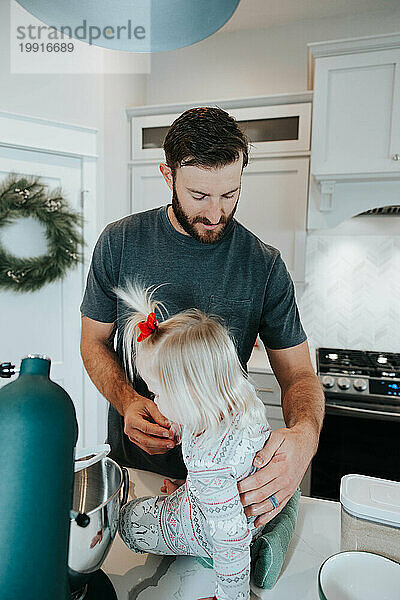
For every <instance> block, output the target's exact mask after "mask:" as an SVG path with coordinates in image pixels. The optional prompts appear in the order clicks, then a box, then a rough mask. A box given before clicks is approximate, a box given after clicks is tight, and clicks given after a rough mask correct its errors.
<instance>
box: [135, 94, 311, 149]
mask: <svg viewBox="0 0 400 600" xmlns="http://www.w3.org/2000/svg"><path fill="white" fill-rule="evenodd" d="M221 108H223V109H224V105H223V103H221ZM224 110H226V111H227V112H228V113H229V114H230V115H232V116H233V117H235V119H237V121H238V123H239V126H240V127H241V128H242V129H243V131H244V132H245V133H246V134H247V136H248V138H249V140H250V142H251V144H252V145H251V153H252V155H258V154H268V153H273V154H275V153H286V154H287V153H291V152H301V151H308V150H309V149H310V121H311V103H310V102H304V103H298V104H283V105H276V106H254V107H250V108H236V109H230V108H226V109H224ZM179 115H180V113H168V114H162V115H146V116H143V117H133V118H132V128H131V132H132V140H131V158H132V160H138V159H140V160H143V159H144V160H147V159H148V160H152V159H155V160H163V159H164V153H163V150H162V146H163V142H164V138H165V136H166V134H167V131H168V129H169V127H170V125H172V123H173V121H175V119H177V118H178V117H179Z"/></svg>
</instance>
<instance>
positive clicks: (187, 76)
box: [146, 4, 400, 104]
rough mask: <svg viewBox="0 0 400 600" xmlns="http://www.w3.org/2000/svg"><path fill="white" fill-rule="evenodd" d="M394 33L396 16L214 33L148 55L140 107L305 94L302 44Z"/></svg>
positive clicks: (399, 23) (398, 27) (398, 26)
mask: <svg viewBox="0 0 400 600" xmlns="http://www.w3.org/2000/svg"><path fill="white" fill-rule="evenodd" d="M394 31H400V4H399V10H396V11H395V12H393V11H390V12H388V11H379V12H367V13H365V14H362V15H352V16H351V17H346V18H344V17H341V18H339V17H336V18H332V17H329V18H326V19H313V20H309V21H297V22H295V23H290V24H286V25H281V26H276V27H272V28H270V29H261V30H251V31H233V32H227V33H217V34H215V35H213V36H211V37H210V38H208V39H206V40H203V41H202V42H199V43H197V44H194V45H193V46H189V47H187V48H182V49H180V50H174V51H171V52H164V53H157V54H154V55H152V61H151V73H150V75H149V76H148V78H147V91H146V104H164V103H169V102H191V101H197V102H199V101H202V100H204V101H211V100H213V99H216V100H222V99H228V98H240V97H248V96H253V95H254V96H260V95H266V94H278V93H281V92H282V93H284V92H299V91H303V90H306V89H307V43H308V42H317V41H324V40H330V39H339V38H345V37H357V36H365V35H373V34H380V33H392V32H394Z"/></svg>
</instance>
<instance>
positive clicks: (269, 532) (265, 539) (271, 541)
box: [196, 488, 301, 590]
mask: <svg viewBox="0 0 400 600" xmlns="http://www.w3.org/2000/svg"><path fill="white" fill-rule="evenodd" d="M300 495H301V492H300V488H297V490H296V491H295V493H294V494H293V496H292V497H291V498H290V500H289V502H287V504H286V506H284V507H283V508H282V510H281V512H280V513H279V514H277V515H276V517H275V518H274V519H272V521H270V522H269V523H267V524H266V525H265V526H264V529H263V531H262V534H261V535H260V536H259V537H258V538H257V539H256V540H255V541H254V542H253V544H252V545H251V546H250V553H251V571H252V577H253V582H254V583H255V585H256V586H258V587H260V588H263V589H266V590H270V589H272V588H273V587H274V585H275V583H276V582H277V579H278V577H279V575H280V572H281V570H282V565H283V562H284V560H285V556H286V552H287V549H288V547H289V543H290V540H291V539H292V536H293V533H294V530H295V527H296V522H297V515H298V512H299V500H300ZM196 560H197V561H198V562H199V563H200V564H201V565H203V567H206V568H208V569H212V568H213V561H212V558H203V557H202V556H197V557H196Z"/></svg>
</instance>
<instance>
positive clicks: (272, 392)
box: [249, 371, 281, 406]
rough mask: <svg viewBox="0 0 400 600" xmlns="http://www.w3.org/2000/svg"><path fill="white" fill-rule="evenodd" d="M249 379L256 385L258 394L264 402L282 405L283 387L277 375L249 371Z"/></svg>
mask: <svg viewBox="0 0 400 600" xmlns="http://www.w3.org/2000/svg"><path fill="white" fill-rule="evenodd" d="M249 380H250V381H251V383H252V384H253V385H254V387H255V389H256V392H257V396H258V397H259V398H260V400H262V401H263V402H264V404H274V405H277V406H280V405H281V388H280V386H279V383H278V381H277V379H276V377H275V375H273V374H272V373H256V372H254V371H249Z"/></svg>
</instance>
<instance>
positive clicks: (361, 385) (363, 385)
mask: <svg viewBox="0 0 400 600" xmlns="http://www.w3.org/2000/svg"><path fill="white" fill-rule="evenodd" d="M353 385H354V389H356V390H357V392H365V390H366V389H367V382H366V381H365V379H356V380H355V381H354V383H353Z"/></svg>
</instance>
